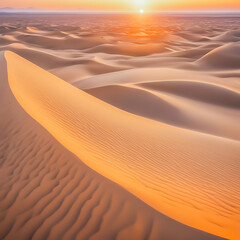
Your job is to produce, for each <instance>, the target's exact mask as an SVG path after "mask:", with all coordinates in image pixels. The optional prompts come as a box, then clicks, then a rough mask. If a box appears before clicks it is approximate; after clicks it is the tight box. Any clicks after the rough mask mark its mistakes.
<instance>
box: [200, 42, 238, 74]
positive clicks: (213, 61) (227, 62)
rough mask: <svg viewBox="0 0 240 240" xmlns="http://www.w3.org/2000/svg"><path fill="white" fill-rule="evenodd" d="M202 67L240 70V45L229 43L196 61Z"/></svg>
mask: <svg viewBox="0 0 240 240" xmlns="http://www.w3.org/2000/svg"><path fill="white" fill-rule="evenodd" d="M196 63H198V64H199V65H200V66H204V67H206V68H208V69H209V68H210V69H211V68H217V69H221V70H223V69H237V68H240V43H239V42H236V43H227V44H225V45H223V46H220V47H218V48H215V49H213V50H212V51H210V52H209V53H207V54H206V55H204V56H203V57H201V58H200V59H199V60H197V61H196Z"/></svg>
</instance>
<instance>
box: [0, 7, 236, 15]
mask: <svg viewBox="0 0 240 240" xmlns="http://www.w3.org/2000/svg"><path fill="white" fill-rule="evenodd" d="M136 12H138V10H86V9H80V8H78V9H41V8H32V7H29V8H12V7H2V8H0V13H13V14H14V13H65V14H67V13H70V14H74V13H75V14H131V13H136ZM145 13H146V14H151V13H152V14H154V13H155V14H158V13H159V14H161V13H162V14H240V9H237V10H236V9H232V10H231V9H229V10H220V9H211V10H210V9H198V10H196V9H186V10H149V11H146V12H145Z"/></svg>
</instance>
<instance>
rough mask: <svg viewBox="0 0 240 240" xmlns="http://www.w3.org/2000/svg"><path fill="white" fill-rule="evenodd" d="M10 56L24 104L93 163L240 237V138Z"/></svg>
mask: <svg viewBox="0 0 240 240" xmlns="http://www.w3.org/2000/svg"><path fill="white" fill-rule="evenodd" d="M5 57H6V61H7V68H8V76H9V84H10V88H11V90H12V92H13V94H14V96H15V97H16V98H17V100H18V101H19V103H20V104H21V106H22V107H23V108H24V109H25V111H27V113H28V114H30V115H31V116H32V117H33V118H34V119H35V120H36V121H38V122H39V123H40V124H41V125H42V126H44V127H45V128H46V129H47V130H48V131H49V132H50V133H51V134H52V135H53V136H54V137H55V138H56V139H57V140H58V141H59V142H60V143H62V144H63V145H64V146H65V147H66V148H67V149H69V150H70V151H71V152H73V153H75V154H76V155H77V156H78V157H80V158H81V160H82V161H84V162H85V163H86V164H87V165H88V166H90V167H91V168H92V169H94V170H96V171H97V172H99V173H100V174H102V175H103V176H105V177H107V178H109V179H111V180H113V181H114V182H116V183H118V184H120V185H122V186H123V187H124V188H126V189H127V190H128V191H130V192H131V193H133V194H134V195H136V196H137V197H139V198H140V199H142V200H143V201H144V202H146V203H147V204H149V205H150V206H152V207H153V208H155V209H157V210H159V211H160V212H162V213H164V214H167V215H168V216H170V217H173V218H174V219H176V220H178V221H181V222H183V223H185V224H187V225H190V226H193V227H196V228H199V229H201V230H205V231H207V232H210V233H213V234H218V235H220V236H222V237H226V238H232V239H237V238H238V237H239V233H238V229H239V228H238V226H239V225H238V224H239V212H238V210H237V209H238V208H239V202H240V201H239V200H240V195H239V192H238V189H239V184H240V183H239V177H238V176H239V164H238V155H239V147H240V146H239V142H235V141H232V140H228V139H223V138H219V137H215V136H210V135H205V134H202V133H198V132H192V131H188V130H183V129H179V128H175V127H172V126H167V125H164V124H162V123H157V122H154V121H150V120H147V119H145V118H141V117H137V116H135V115H131V114H129V113H126V112H123V111H121V110H119V109H117V108H114V107H111V106H110V105H107V104H105V103H104V102H101V101H99V100H98V99H96V98H93V97H91V96H89V95H88V94H86V93H84V92H82V91H80V90H78V89H76V88H74V87H72V86H71V85H69V84H67V83H65V82H64V81H62V80H60V79H58V78H56V77H54V76H53V75H50V74H49V73H47V72H45V71H44V70H41V69H40V68H38V67H37V66H35V65H33V64H31V63H29V62H27V61H26V60H24V59H22V58H20V57H18V56H17V55H15V54H13V53H10V52H7V53H5ZM23 69H24V70H23ZM26 69H27V71H26ZM40 79H41V80H40ZM50 79H51V80H50ZM56 86H57V87H56ZM86 102H87V105H86ZM182 145H184V146H185V148H182V147H181V146H182ZM202 147H204V149H205V151H204V152H199V150H198V149H199V148H202ZM173 153H174V154H173ZM176 153H177V156H178V157H176ZM179 158H180V159H181V160H179ZM177 159H178V160H177ZM216 159H217V162H216ZM178 161H181V165H179V164H178ZM200 163H201V164H200ZM189 168H191V171H189ZM206 170H207V171H206ZM233 170H234V171H233ZM176 183H178V184H177V185H176ZM206 184H208V187H207V188H206ZM220 186H221V187H220ZM224 186H225V187H224ZM206 190H207V191H206ZM230 203H231V204H230ZM233 206H234V207H233ZM180 207H181V211H180V212H179V208H180ZM182 209H185V210H184V211H183V212H184V214H183V212H182ZM220 212H221V215H219V213H220ZM192 216H198V217H197V218H195V220H193V219H192ZM216 216H217V217H216Z"/></svg>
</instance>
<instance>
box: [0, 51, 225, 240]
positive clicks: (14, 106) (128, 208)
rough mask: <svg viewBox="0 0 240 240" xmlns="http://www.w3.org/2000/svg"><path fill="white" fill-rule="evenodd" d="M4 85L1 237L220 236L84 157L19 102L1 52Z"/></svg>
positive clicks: (0, 77) (0, 81) (0, 144)
mask: <svg viewBox="0 0 240 240" xmlns="http://www.w3.org/2000/svg"><path fill="white" fill-rule="evenodd" d="M25 70H30V69H25ZM28 73H29V71H26V72H25V74H26V76H27V74H28ZM9 80H10V79H9ZM46 80H47V79H46ZM20 84H22V83H20ZM0 88H1V91H2V94H1V96H0V99H1V108H0V113H1V116H4V117H1V125H0V129H1V139H0V141H1V142H0V149H1V155H0V164H1V165H0V166H1V170H0V171H1V179H0V184H1V188H0V225H1V228H0V238H1V239H10V240H11V239H23V240H25V239H30V238H31V239H81V240H82V239H97V240H99V239H123V240H125V239H133V238H134V239H146V238H147V239H162V238H168V239H183V240H185V239H189V240H191V239H209V240H210V239H211V240H212V239H221V238H219V237H215V236H213V235H210V234H207V233H204V232H201V231H199V230H196V229H193V228H190V227H187V226H185V225H183V224H180V223H178V222H176V221H174V220H172V219H170V218H168V217H166V216H164V215H162V214H161V213H158V212H157V211H155V210H153V209H152V208H150V207H149V206H148V205H146V204H144V203H143V202H141V201H140V200H139V199H137V198H135V197H133V196H132V195H131V194H130V193H128V192H127V191H125V190H124V189H122V188H121V187H119V186H118V185H116V184H114V183H112V182H110V181H108V180H106V179H105V178H103V177H102V176H100V175H98V174H97V173H95V172H93V171H92V170H90V169H89V168H87V167H86V166H85V165H84V164H82V162H81V161H80V160H79V159H78V158H77V157H76V156H75V155H73V154H72V153H70V152H69V151H68V150H67V149H66V148H64V147H63V146H62V145H60V144H59V143H58V142H57V141H56V140H55V139H54V138H53V137H52V136H51V135H50V134H49V133H48V132H47V131H46V130H45V129H44V128H43V127H42V126H40V125H39V124H38V123H37V122H36V121H34V120H33V119H32V118H31V117H30V116H29V115H28V114H27V113H26V112H25V111H24V110H23V109H22V108H21V106H20V105H19V103H18V102H17V101H16V99H15V98H14V96H13V94H12V92H11V90H10V88H9V82H8V79H7V72H6V63H5V61H4V60H3V56H2V54H1V75H0ZM109 226H111V227H109ZM172 229H174V231H172Z"/></svg>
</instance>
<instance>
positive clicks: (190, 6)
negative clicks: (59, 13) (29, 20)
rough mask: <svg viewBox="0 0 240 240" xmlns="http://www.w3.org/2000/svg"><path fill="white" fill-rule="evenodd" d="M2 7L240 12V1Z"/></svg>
mask: <svg viewBox="0 0 240 240" xmlns="http://www.w3.org/2000/svg"><path fill="white" fill-rule="evenodd" d="M0 7H12V8H29V7H32V8H40V9H71V10H72V9H84V10H119V11H122V10H126V11H128V10H129V11H132V10H138V9H145V10H157V11H158V10H237V9H238V10H239V9H240V1H239V0H195V1H194V0H21V1H19V0H1V2H0Z"/></svg>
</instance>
